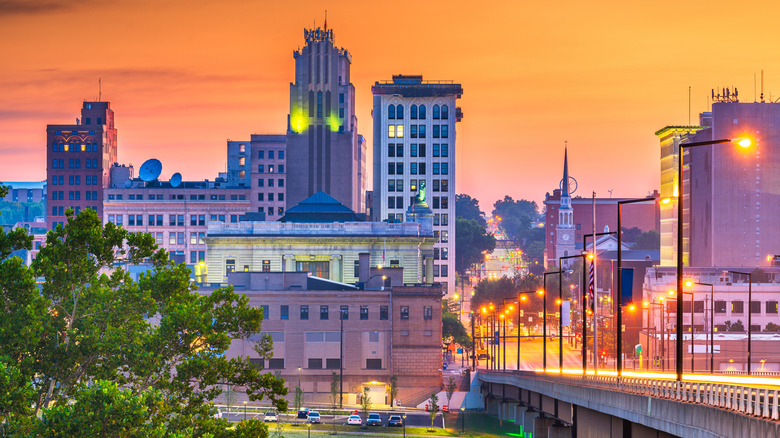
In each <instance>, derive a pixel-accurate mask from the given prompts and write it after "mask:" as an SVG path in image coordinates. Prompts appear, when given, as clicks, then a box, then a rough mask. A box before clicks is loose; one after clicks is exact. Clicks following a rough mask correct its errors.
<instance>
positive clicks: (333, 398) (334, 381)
mask: <svg viewBox="0 0 780 438" xmlns="http://www.w3.org/2000/svg"><path fill="white" fill-rule="evenodd" d="M339 388H340V386H339V374H338V373H337V372H335V371H333V374H331V376H330V404H331V406H333V409H334V410H335V409H336V406H339V405H341V399H340V397H339V395H340V394H339Z"/></svg>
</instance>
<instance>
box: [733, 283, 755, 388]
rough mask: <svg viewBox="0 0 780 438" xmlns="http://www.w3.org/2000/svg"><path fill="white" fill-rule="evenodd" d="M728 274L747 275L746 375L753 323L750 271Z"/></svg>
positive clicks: (748, 368) (748, 367)
mask: <svg viewBox="0 0 780 438" xmlns="http://www.w3.org/2000/svg"><path fill="white" fill-rule="evenodd" d="M728 272H729V273H730V274H739V275H747V278H748V326H747V333H748V345H747V373H748V376H749V375H750V373H751V370H750V365H751V360H750V353H751V351H752V342H751V341H752V334H753V331H752V330H751V325H752V323H753V278H752V276H751V275H750V272H740V271H728Z"/></svg>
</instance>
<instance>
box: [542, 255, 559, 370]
mask: <svg viewBox="0 0 780 438" xmlns="http://www.w3.org/2000/svg"><path fill="white" fill-rule="evenodd" d="M560 271H561V269H560V266H559V267H558V270H557V271H553V272H545V273H544V281H543V282H542V284H543V286H544V288H543V289H541V290H538V291H537V293H539V295H542V369H544V370H545V371H547V276H548V275H558V274H559V273H560Z"/></svg>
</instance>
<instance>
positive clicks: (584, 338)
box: [558, 247, 595, 375]
mask: <svg viewBox="0 0 780 438" xmlns="http://www.w3.org/2000/svg"><path fill="white" fill-rule="evenodd" d="M577 257H581V258H582V290H581V292H580V295H582V296H581V297H580V301H582V374H583V375H584V374H585V371H586V370H587V368H588V343H587V330H586V326H587V325H586V322H587V319H586V318H587V314H588V312H587V309H588V308H587V304H586V302H587V300H586V299H585V287H586V286H585V284H586V282H587V280H586V278H585V271H586V270H587V269H586V267H587V264H588V263H587V260H588V258H592V256H591V255H590V254H588V252H587V251H585V249H584V247H583V250H582V253H581V254H576V255H570V256H564V257H559V259H558V267H559V268H560V269H559V273H558V300H559V301H561V302H560V305H559V307H558V311H559V312H560V315H561V318H560V323H559V325H558V330H559V331H558V337H559V338H558V354H559V356H560V357H559V358H558V362H559V364H560V365H559V367H558V369H559V370H560V372H563V274H562V273H561V272H562V271H563V261H564V260H565V259H574V258H577ZM569 324H571V321H570V322H569ZM594 348H595V345H594ZM594 351H595V349H594Z"/></svg>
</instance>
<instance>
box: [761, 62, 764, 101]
mask: <svg viewBox="0 0 780 438" xmlns="http://www.w3.org/2000/svg"><path fill="white" fill-rule="evenodd" d="M763 102H764V69H763V68H762V69H761V103H763Z"/></svg>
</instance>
